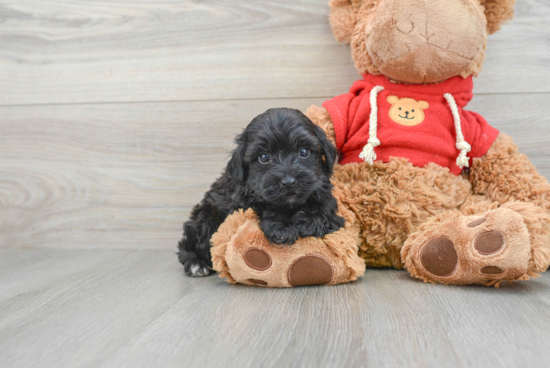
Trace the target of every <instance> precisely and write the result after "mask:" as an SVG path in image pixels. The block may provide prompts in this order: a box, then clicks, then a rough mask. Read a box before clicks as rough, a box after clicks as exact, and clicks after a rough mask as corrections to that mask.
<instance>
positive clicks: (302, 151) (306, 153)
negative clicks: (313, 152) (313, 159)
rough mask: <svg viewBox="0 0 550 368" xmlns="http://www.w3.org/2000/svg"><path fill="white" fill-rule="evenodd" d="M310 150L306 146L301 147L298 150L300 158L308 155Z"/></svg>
mask: <svg viewBox="0 0 550 368" xmlns="http://www.w3.org/2000/svg"><path fill="white" fill-rule="evenodd" d="M309 154H310V151H309V150H308V149H307V148H302V149H301V150H300V157H301V158H307V157H309Z"/></svg>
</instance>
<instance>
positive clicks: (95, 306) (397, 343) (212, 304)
mask: <svg viewBox="0 0 550 368" xmlns="http://www.w3.org/2000/svg"><path fill="white" fill-rule="evenodd" d="M16 252H19V254H21V257H24V258H28V257H29V256H28V253H29V252H36V250H19V251H16ZM41 252H49V253H50V255H49V256H48V257H47V258H48V259H49V260H50V265H51V267H52V268H54V267H57V266H58V264H57V263H56V258H57V257H58V255H60V254H61V256H60V257H61V258H63V257H65V256H63V255H62V254H64V253H67V252H73V253H75V254H78V255H79V256H80V257H82V258H86V257H88V256H89V254H90V252H92V251H88V250H86V251H84V250H74V251H65V250H63V251H60V250H48V251H41ZM97 252H106V253H108V254H109V255H110V254H112V252H110V251H106V250H100V251H97ZM12 258H13V257H12ZM77 262H78V261H77ZM13 272H14V273H16V274H24V273H31V274H32V273H33V272H35V271H34V267H33V262H28V263H27V264H25V262H21V263H20V264H19V266H18V267H15V268H14V269H13ZM10 282H11V281H10V280H9V279H5V278H0V288H1V287H3V286H5V285H6V284H8V283H10ZM549 288H550V273H549V272H547V273H545V274H544V275H543V276H542V277H541V278H539V279H536V280H531V281H528V282H521V283H515V284H511V285H503V286H502V287H501V288H500V289H494V288H485V287H449V286H444V285H431V284H424V283H422V282H419V281H416V280H413V279H411V278H410V277H409V276H408V275H407V273H406V272H405V271H395V270H368V271H367V273H366V275H365V276H364V277H363V278H362V279H360V280H359V281H358V282H355V283H352V284H349V285H339V286H332V287H323V286H320V287H301V288H294V289H262V288H254V287H243V286H234V285H229V284H226V283H225V282H223V281H222V280H220V279H219V278H217V277H208V278H203V279H190V278H186V277H184V276H183V274H182V271H181V267H180V266H179V264H178V263H177V259H176V257H175V255H174V254H172V253H171V252H169V251H141V250H138V251H132V252H128V254H127V255H126V256H124V257H114V258H113V259H111V260H107V261H105V262H101V263H97V264H95V265H93V266H92V267H87V268H85V269H83V270H82V271H81V272H78V273H76V274H73V276H72V277H71V278H70V279H68V280H67V279H58V280H57V283H46V284H44V285H41V286H36V285H30V286H29V288H28V289H25V286H24V285H23V286H22V289H21V290H20V294H21V295H19V296H17V297H9V298H1V297H0V354H1V356H2V359H1V360H0V367H21V368H25V367H37V366H40V367H44V366H70V367H130V366H132V367H151V366H162V367H181V366H185V367H199V366H200V367H203V366H223V367H335V366H341V367H361V366H376V367H378V366H380V367H396V366H406V367H486V366H498V367H518V366H529V367H545V366H547V365H548V360H549V359H550V352H549V351H548V349H547V345H548V343H547V342H548V339H549V338H550V298H549V296H548V295H549V293H548V290H549ZM18 307H19V308H18ZM6 310H9V313H6Z"/></svg>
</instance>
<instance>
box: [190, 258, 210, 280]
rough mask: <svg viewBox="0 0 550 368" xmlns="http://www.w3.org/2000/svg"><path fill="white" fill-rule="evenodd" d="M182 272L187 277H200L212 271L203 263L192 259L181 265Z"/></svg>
mask: <svg viewBox="0 0 550 368" xmlns="http://www.w3.org/2000/svg"><path fill="white" fill-rule="evenodd" d="M183 270H184V271H185V274H186V275H187V276H191V277H202V276H208V275H210V274H211V273H212V272H214V271H212V270H211V269H210V268H209V267H208V266H207V265H206V263H204V262H203V261H201V260H199V259H197V258H192V259H189V260H187V261H185V262H184V263H183Z"/></svg>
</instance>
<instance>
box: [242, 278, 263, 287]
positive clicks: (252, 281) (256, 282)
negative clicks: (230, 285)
mask: <svg viewBox="0 0 550 368" xmlns="http://www.w3.org/2000/svg"><path fill="white" fill-rule="evenodd" d="M246 281H248V282H250V283H251V284H254V285H258V286H267V281H264V280H258V279H248V280H246Z"/></svg>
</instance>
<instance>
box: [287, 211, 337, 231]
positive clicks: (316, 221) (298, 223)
mask: <svg viewBox="0 0 550 368" xmlns="http://www.w3.org/2000/svg"><path fill="white" fill-rule="evenodd" d="M292 221H293V223H294V226H295V227H296V229H297V230H298V233H299V234H300V236H301V237H303V238H305V237H308V236H313V237H316V238H322V237H324V236H325V235H327V234H330V233H333V232H335V231H336V230H338V229H340V228H341V227H342V226H344V219H343V218H342V217H340V216H337V215H335V214H330V215H328V216H311V215H307V214H306V213H304V212H303V211H300V212H298V213H296V214H295V215H294V216H293V217H292Z"/></svg>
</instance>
